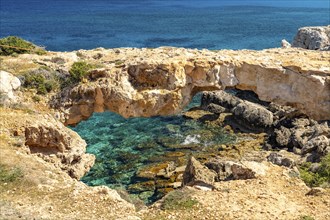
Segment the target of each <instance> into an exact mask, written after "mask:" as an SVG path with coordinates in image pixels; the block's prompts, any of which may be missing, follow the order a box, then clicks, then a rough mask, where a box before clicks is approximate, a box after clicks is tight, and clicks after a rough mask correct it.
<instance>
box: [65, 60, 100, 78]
mask: <svg viewBox="0 0 330 220" xmlns="http://www.w3.org/2000/svg"><path fill="white" fill-rule="evenodd" d="M94 67H95V66H94V65H92V64H90V63H87V62H85V61H78V62H75V63H73V64H72V66H71V69H70V71H69V73H70V79H71V82H74V83H77V82H80V81H81V80H82V79H83V78H85V77H87V75H88V72H89V71H90V70H92V69H93V68H94Z"/></svg>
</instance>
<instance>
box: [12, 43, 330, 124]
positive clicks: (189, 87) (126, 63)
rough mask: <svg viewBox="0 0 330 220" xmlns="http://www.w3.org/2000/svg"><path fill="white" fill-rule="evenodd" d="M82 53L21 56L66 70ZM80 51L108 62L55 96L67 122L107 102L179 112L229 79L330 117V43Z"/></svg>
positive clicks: (114, 106) (115, 107)
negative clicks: (329, 48) (312, 47)
mask: <svg viewBox="0 0 330 220" xmlns="http://www.w3.org/2000/svg"><path fill="white" fill-rule="evenodd" d="M118 50H119V51H120V53H116V51H118ZM75 54H76V52H69V53H65V54H64V53H60V52H58V53H50V54H48V55H45V56H33V55H29V56H28V57H27V56H26V55H25V56H24V55H22V56H19V58H15V59H22V60H23V59H24V61H27V60H28V59H30V60H33V59H35V60H36V61H37V62H38V63H41V64H43V65H46V66H49V67H51V68H54V69H57V70H59V71H62V72H65V71H67V69H68V68H69V66H70V65H71V64H72V63H73V62H75V61H77V59H79V58H77V56H74V55H75ZM98 54H101V56H98V57H99V58H98V59H96V60H95V58H94V57H95V55H98ZM52 57H65V59H64V60H65V62H66V63H65V64H61V65H59V64H57V63H54V62H51V60H52V59H51V58H52ZM79 57H80V60H84V61H86V62H94V63H95V62H97V63H98V64H100V65H102V66H103V68H102V71H101V72H97V71H96V72H95V74H92V75H93V76H91V80H90V81H88V82H85V83H81V84H79V85H77V86H74V87H73V88H67V89H66V90H65V91H63V92H62V93H61V94H60V95H59V96H58V97H57V98H55V99H54V100H53V107H54V108H56V109H61V110H62V112H64V120H65V123H66V124H77V123H79V122H80V121H81V120H84V119H87V118H88V117H90V116H91V114H92V113H93V112H102V111H105V110H110V111H113V112H117V113H119V114H121V115H123V116H124V117H137V116H144V117H149V116H154V115H170V114H176V113H178V112H180V111H181V110H182V109H183V108H184V106H186V105H187V104H188V103H189V102H190V100H191V98H192V96H194V95H195V94H196V93H197V92H199V91H206V90H219V89H225V88H228V87H229V88H234V87H236V88H238V89H242V90H251V91H254V92H255V93H256V94H257V95H258V96H259V98H260V99H261V100H263V101H268V102H275V103H277V104H281V105H290V106H294V107H295V108H297V109H299V110H300V111H302V112H303V113H305V114H307V115H309V116H310V117H312V118H314V119H317V120H321V119H329V118H330V114H329V112H330V98H329V97H330V96H329V92H330V89H329V88H330V87H329V85H330V66H329V65H328V64H329V59H330V55H329V53H327V52H325V51H324V52H320V51H306V50H301V49H297V48H290V49H269V50H263V51H248V50H245V51H230V50H223V51H218V52H213V51H208V50H200V51H199V50H191V49H183V48H169V47H162V48H157V49H135V48H122V49H117V50H115V49H111V50H105V49H102V48H99V49H95V50H90V51H84V50H80V51H79ZM118 60H119V61H120V65H119V64H118V62H119V61H118ZM27 62H28V61H27ZM116 63H117V64H116ZM62 69H63V70H62ZM92 72H93V71H92Z"/></svg>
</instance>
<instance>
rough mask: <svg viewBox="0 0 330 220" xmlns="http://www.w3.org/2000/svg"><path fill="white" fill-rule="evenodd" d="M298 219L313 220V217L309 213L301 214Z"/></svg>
mask: <svg viewBox="0 0 330 220" xmlns="http://www.w3.org/2000/svg"><path fill="white" fill-rule="evenodd" d="M300 220H314V218H313V217H312V216H309V215H303V216H301V217H300Z"/></svg>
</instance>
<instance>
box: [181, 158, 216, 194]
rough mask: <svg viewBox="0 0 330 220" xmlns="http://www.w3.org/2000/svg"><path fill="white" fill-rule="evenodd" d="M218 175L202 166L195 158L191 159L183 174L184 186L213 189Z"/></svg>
mask: <svg viewBox="0 0 330 220" xmlns="http://www.w3.org/2000/svg"><path fill="white" fill-rule="evenodd" d="M215 177H216V173H215V172H214V171H212V170H209V169H208V168H207V167H206V166H204V165H202V164H201V163H200V162H199V161H197V160H196V159H195V158H194V157H190V158H189V160H188V164H187V167H186V169H185V172H184V173H183V181H182V186H186V185H188V186H194V185H201V186H207V187H210V188H212V187H213V183H214V180H215Z"/></svg>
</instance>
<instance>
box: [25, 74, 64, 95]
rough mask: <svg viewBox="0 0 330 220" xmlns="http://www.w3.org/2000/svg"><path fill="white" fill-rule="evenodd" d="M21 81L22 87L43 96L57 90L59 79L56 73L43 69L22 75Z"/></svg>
mask: <svg viewBox="0 0 330 220" xmlns="http://www.w3.org/2000/svg"><path fill="white" fill-rule="evenodd" d="M21 80H22V81H23V86H24V87H26V88H34V89H36V90H37V94H40V95H45V94H47V93H49V92H52V91H54V90H56V89H57V88H59V79H58V77H57V76H56V73H55V72H54V71H51V70H48V69H45V68H40V69H38V70H34V71H31V72H28V73H26V74H24V75H23V78H22V79H21Z"/></svg>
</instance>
